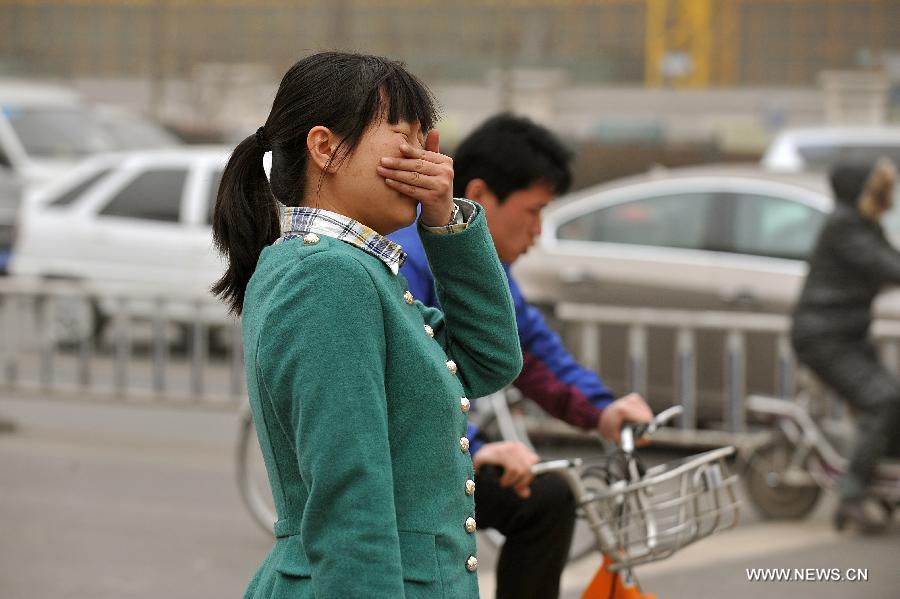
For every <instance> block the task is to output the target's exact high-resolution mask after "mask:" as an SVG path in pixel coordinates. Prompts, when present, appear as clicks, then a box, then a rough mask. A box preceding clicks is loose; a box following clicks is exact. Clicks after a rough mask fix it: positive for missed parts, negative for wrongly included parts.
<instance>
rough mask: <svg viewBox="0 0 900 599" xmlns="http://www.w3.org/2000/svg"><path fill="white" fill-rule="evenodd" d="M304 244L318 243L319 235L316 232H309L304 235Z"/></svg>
mask: <svg viewBox="0 0 900 599" xmlns="http://www.w3.org/2000/svg"><path fill="white" fill-rule="evenodd" d="M303 243H304V245H316V244H317V243H319V236H318V235H316V234H315V233H307V234H306V235H304V236H303Z"/></svg>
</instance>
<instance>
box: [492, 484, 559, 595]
mask: <svg viewBox="0 0 900 599" xmlns="http://www.w3.org/2000/svg"><path fill="white" fill-rule="evenodd" d="M475 487H476V491H475V519H476V520H477V521H478V528H495V529H497V530H498V531H500V532H501V533H503V534H504V535H505V536H506V542H505V543H504V544H503V548H502V549H501V551H500V560H499V562H498V564H497V599H556V598H557V597H558V596H559V578H560V575H561V574H562V571H563V568H564V567H565V565H566V557H567V556H568V553H569V545H570V544H571V542H572V532H573V530H574V528H575V500H574V498H573V497H572V493H571V491H570V490H569V487H568V485H567V484H566V482H565V480H563V479H562V478H561V477H559V476H556V475H553V474H547V475H543V476H539V477H537V478H535V479H534V482H533V483H532V485H531V497H529V498H528V499H522V498H521V497H519V496H518V495H517V494H516V493H515V492H514V491H513V490H512V489H507V488H503V487H501V486H500V485H499V483H498V482H497V477H496V476H495V475H493V474H492V473H490V472H488V473H485V474H484V475H482V474H478V475H476V477H475Z"/></svg>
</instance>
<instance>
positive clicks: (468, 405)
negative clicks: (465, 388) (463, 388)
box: [459, 397, 472, 412]
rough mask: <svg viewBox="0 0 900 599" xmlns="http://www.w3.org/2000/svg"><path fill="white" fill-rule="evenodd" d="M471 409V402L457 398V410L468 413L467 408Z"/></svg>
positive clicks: (464, 398) (465, 398)
mask: <svg viewBox="0 0 900 599" xmlns="http://www.w3.org/2000/svg"><path fill="white" fill-rule="evenodd" d="M471 407H472V402H470V401H469V398H468V397H460V398H459V408H460V409H461V410H462V411H463V412H468V411H469V408H471Z"/></svg>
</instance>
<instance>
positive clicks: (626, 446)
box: [619, 406, 684, 453]
mask: <svg viewBox="0 0 900 599" xmlns="http://www.w3.org/2000/svg"><path fill="white" fill-rule="evenodd" d="M683 412H684V408H683V407H681V406H672V407H671V408H667V409H665V410H663V411H662V412H660V413H659V414H657V415H656V416H654V417H653V420H651V421H649V422H640V423H637V422H628V421H626V422H623V423H622V430H621V433H620V441H619V445H620V446H621V447H622V449H623V450H624V451H626V452H628V453H631V452H632V451H634V441H635V440H636V439H640V438H641V437H644V436H651V435H653V433H655V432H656V429H658V428H659V427H661V426H662V425H663V424H665V423H667V422H669V421H670V420H672V419H673V418H675V417H676V416H680V415H681V414H682V413H683Z"/></svg>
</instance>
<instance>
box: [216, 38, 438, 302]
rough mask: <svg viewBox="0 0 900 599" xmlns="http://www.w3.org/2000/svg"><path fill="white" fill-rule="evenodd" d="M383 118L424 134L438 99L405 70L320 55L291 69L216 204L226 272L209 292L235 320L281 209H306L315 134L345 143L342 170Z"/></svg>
mask: <svg viewBox="0 0 900 599" xmlns="http://www.w3.org/2000/svg"><path fill="white" fill-rule="evenodd" d="M381 118H385V119H386V120H387V121H388V122H389V123H391V124H396V123H397V122H399V121H401V120H402V121H407V122H410V123H415V122H418V123H419V125H420V127H421V128H422V131H423V132H427V131H428V130H429V129H431V128H432V127H433V126H434V123H435V121H436V120H437V109H436V105H435V100H434V97H433V96H432V94H431V92H430V91H429V90H428V88H427V87H425V85H424V84H423V83H422V82H421V81H419V79H417V78H416V77H415V76H414V75H412V74H411V73H409V72H408V71H407V70H406V68H405V66H404V65H403V63H401V62H397V61H393V60H388V59H385V58H381V57H378V56H367V55H362V54H351V53H345V52H321V53H318V54H313V55H311V56H308V57H306V58H304V59H302V60H300V61H298V62H297V63H295V64H294V65H293V66H292V67H291V68H290V69H288V71H287V73H285V75H284V78H283V79H282V80H281V84H280V85H279V86H278V92H277V93H276V94H275V100H274V102H273V103H272V110H271V111H270V112H269V117H268V119H266V123H265V126H264V127H261V128H260V130H259V131H257V132H256V133H255V134H253V135H249V136H247V138H246V139H244V141H242V142H241V143H240V144H238V146H237V147H236V148H235V149H234V152H232V154H231V157H230V158H229V160H228V164H227V165H226V167H225V171H224V173H223V174H222V182H221V183H220V184H219V191H218V195H217V197H216V207H215V212H214V214H213V223H212V224H213V240H214V241H215V244H216V247H217V248H218V250H219V251H220V252H221V253H222V254H223V255H225V256H226V258H227V259H228V269H227V270H226V272H225V274H224V275H223V276H222V278H221V279H219V280H218V281H217V282H216V284H215V285H213V287H212V292H213V293H214V294H215V295H217V296H219V297H221V298H222V299H223V300H225V301H227V302H228V304H229V307H230V309H231V311H232V312H233V313H235V314H240V313H241V312H242V310H243V307H244V292H245V291H246V289H247V284H248V283H249V281H250V277H251V276H252V275H253V271H254V270H255V268H256V262H257V261H258V260H259V255H260V253H261V252H262V250H263V248H264V247H265V246H267V245H269V244H271V243H272V242H274V241H275V240H276V239H278V236H279V235H280V226H279V217H280V212H279V206H278V202H281V203H282V204H284V205H287V206H300V205H302V204H303V202H304V197H303V194H304V190H305V189H306V185H307V181H306V168H307V147H306V137H307V135H308V134H309V131H310V129H312V128H313V127H316V126H319V125H321V126H324V127H328V128H329V129H330V130H331V131H332V132H334V133H335V134H337V135H338V136H340V137H341V138H342V139H341V142H340V144H339V145H338V148H337V149H336V151H335V152H334V154H333V155H332V156H331V160H332V161H337V162H336V164H337V165H338V166H340V164H341V163H342V162H343V161H344V160H345V159H346V158H347V157H348V156H350V155H351V154H352V153H353V151H354V150H355V149H356V147H357V145H358V144H359V141H360V139H362V136H363V134H364V133H365V131H366V129H367V128H368V127H369V126H370V125H372V124H373V123H375V122H377V121H378V120H379V119H381ZM269 149H271V151H272V171H271V174H270V179H269V180H267V179H266V174H265V171H264V169H263V162H262V159H263V155H264V154H265V153H266V151H267V150H269ZM319 185H321V180H320V181H319ZM276 198H277V201H276Z"/></svg>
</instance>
